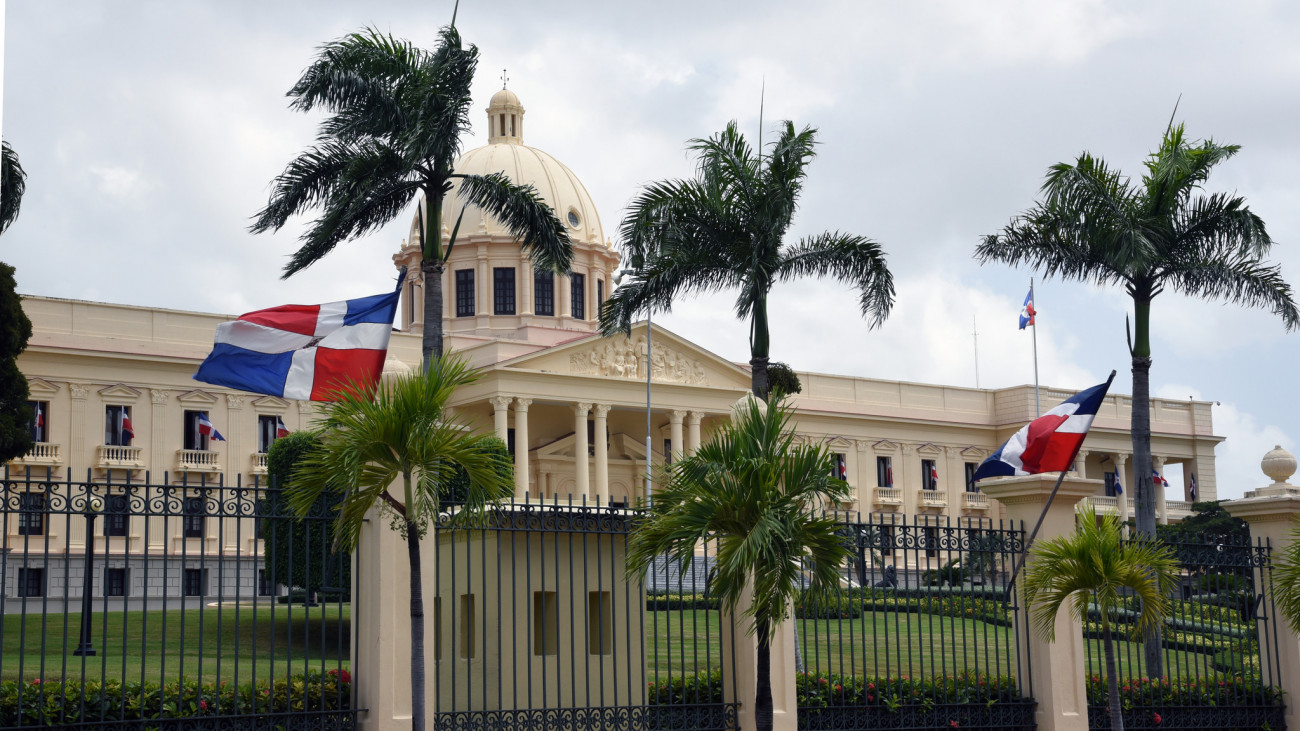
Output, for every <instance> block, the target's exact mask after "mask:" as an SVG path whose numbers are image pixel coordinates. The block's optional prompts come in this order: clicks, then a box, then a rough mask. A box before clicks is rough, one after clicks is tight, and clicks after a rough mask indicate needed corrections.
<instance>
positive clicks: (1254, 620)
mask: <svg viewBox="0 0 1300 731" xmlns="http://www.w3.org/2000/svg"><path fill="white" fill-rule="evenodd" d="M1168 545H1170V546H1171V547H1172V548H1173V549H1174V552H1175V553H1176V554H1177V556H1178V558H1179V561H1180V563H1181V564H1182V570H1183V575H1182V578H1181V580H1180V583H1179V586H1178V589H1177V590H1176V591H1175V593H1174V596H1173V597H1172V598H1171V606H1172V614H1171V616H1170V618H1169V619H1168V620H1167V621H1166V622H1165V624H1164V626H1163V628H1162V630H1161V633H1160V638H1159V642H1160V646H1161V659H1162V667H1160V668H1159V669H1158V670H1157V669H1156V668H1151V667H1149V666H1148V665H1147V662H1146V658H1145V653H1144V641H1143V639H1142V638H1133V637H1131V636H1130V635H1129V634H1128V632H1127V630H1128V629H1129V628H1130V627H1131V625H1132V623H1133V621H1134V620H1135V619H1136V617H1137V614H1138V612H1139V610H1140V606H1139V605H1138V602H1137V600H1136V599H1135V598H1128V599H1126V600H1125V602H1124V605H1123V606H1122V607H1121V608H1120V609H1119V611H1117V612H1115V613H1114V614H1113V615H1112V617H1111V621H1112V622H1113V623H1114V624H1112V627H1115V626H1116V624H1117V625H1118V627H1117V630H1116V635H1115V640H1116V662H1117V666H1118V676H1119V692H1120V696H1121V704H1122V707H1123V709H1124V727H1125V728H1127V729H1134V728H1137V729H1144V728H1146V729H1163V730H1169V729H1208V728H1215V729H1219V728H1222V729H1232V728H1242V729H1247V728H1249V729H1259V728H1272V729H1282V728H1284V727H1285V722H1284V707H1283V699H1282V694H1281V692H1280V691H1279V690H1277V688H1276V687H1275V686H1276V685H1278V682H1279V680H1280V678H1279V668H1278V665H1277V657H1278V653H1277V633H1276V627H1275V626H1274V622H1275V618H1276V617H1277V612H1276V609H1275V607H1274V606H1273V603H1272V599H1271V596H1272V592H1271V591H1270V585H1269V582H1270V581H1271V574H1270V561H1271V555H1270V554H1271V550H1270V547H1269V545H1268V544H1267V543H1266V542H1264V541H1251V540H1249V539H1242V538H1237V537H1234V536H1200V537H1199V538H1194V539H1187V540H1183V541H1180V542H1176V543H1169V544H1168ZM1083 633H1084V642H1085V646H1086V648H1087V650H1088V653H1087V654H1088V661H1089V666H1088V674H1089V675H1088V703H1089V709H1088V711H1089V712H1088V715H1089V726H1090V727H1091V728H1095V729H1106V728H1110V718H1109V715H1108V713H1107V705H1106V704H1107V699H1108V691H1107V686H1106V681H1105V665H1104V660H1103V658H1104V655H1103V645H1102V638H1101V623H1100V613H1099V611H1098V610H1096V609H1095V608H1094V609H1093V611H1092V612H1091V613H1090V615H1089V617H1088V620H1087V621H1086V622H1085V624H1084V628H1083Z"/></svg>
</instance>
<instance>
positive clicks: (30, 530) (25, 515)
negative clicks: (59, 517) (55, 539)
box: [18, 492, 45, 536]
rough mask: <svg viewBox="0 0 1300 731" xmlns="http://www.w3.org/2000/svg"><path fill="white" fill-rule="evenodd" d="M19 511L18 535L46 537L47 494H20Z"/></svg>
mask: <svg viewBox="0 0 1300 731" xmlns="http://www.w3.org/2000/svg"><path fill="white" fill-rule="evenodd" d="M18 511H19V512H18V535H20V536H40V535H45V493H43V492H24V493H20V494H19V495H18Z"/></svg>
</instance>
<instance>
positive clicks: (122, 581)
mask: <svg viewBox="0 0 1300 731" xmlns="http://www.w3.org/2000/svg"><path fill="white" fill-rule="evenodd" d="M104 596H126V569H107V568H106V569H104Z"/></svg>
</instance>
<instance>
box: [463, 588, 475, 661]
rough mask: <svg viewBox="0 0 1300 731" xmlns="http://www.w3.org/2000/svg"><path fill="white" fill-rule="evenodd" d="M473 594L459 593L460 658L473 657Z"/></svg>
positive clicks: (467, 658)
mask: <svg viewBox="0 0 1300 731" xmlns="http://www.w3.org/2000/svg"><path fill="white" fill-rule="evenodd" d="M474 639H475V638H474V595H473V594H461V595H460V659H462V660H473V659H474Z"/></svg>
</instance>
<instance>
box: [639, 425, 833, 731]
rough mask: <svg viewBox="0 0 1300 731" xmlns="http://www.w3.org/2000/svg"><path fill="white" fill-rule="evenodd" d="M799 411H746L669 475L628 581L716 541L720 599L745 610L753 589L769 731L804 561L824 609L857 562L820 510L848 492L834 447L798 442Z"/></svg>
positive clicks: (760, 695) (760, 701) (760, 692)
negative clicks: (779, 659)
mask: <svg viewBox="0 0 1300 731" xmlns="http://www.w3.org/2000/svg"><path fill="white" fill-rule="evenodd" d="M793 413H794V412H793V409H791V408H789V407H788V406H787V405H785V404H784V403H783V402H782V401H781V400H779V399H778V400H777V401H774V402H773V403H772V404H771V405H770V406H768V405H765V404H763V403H761V402H759V401H757V400H756V399H750V400H749V401H748V402H747V403H746V404H744V405H741V406H739V407H737V410H736V412H735V414H734V416H733V418H732V423H731V424H730V425H728V426H726V427H724V428H723V429H721V430H720V431H719V432H718V433H717V434H715V435H714V437H713V438H712V440H710V441H709V442H708V443H707V444H704V445H703V446H701V447H700V448H699V449H698V450H697V451H696V452H695V453H694V454H692V455H690V456H689V457H685V458H683V459H680V460H678V461H677V462H675V463H673V464H672V465H671V466H669V467H668V468H667V470H666V474H665V475H664V478H665V479H664V481H663V482H664V484H665V486H664V488H663V489H662V490H661V491H660V493H659V494H658V495H657V496H656V499H655V501H654V503H653V504H652V505H651V507H650V508H649V510H648V512H647V515H646V517H645V520H644V521H643V522H642V523H641V524H640V525H638V526H637V528H636V530H635V531H634V532H633V533H632V535H631V537H630V538H629V545H628V567H627V571H628V576H629V577H639V576H640V575H641V574H642V572H644V571H645V570H646V569H648V568H649V567H650V566H651V565H652V564H653V563H654V560H655V559H656V558H657V557H659V556H662V555H664V554H668V555H669V556H670V557H671V558H672V559H673V560H676V561H677V562H679V564H680V565H681V566H682V567H683V570H684V567H685V565H686V564H687V563H688V562H690V561H691V560H692V557H693V556H694V553H695V547H696V546H697V545H698V544H699V543H700V542H701V541H715V540H716V541H717V547H718V551H717V559H716V562H715V564H714V567H713V575H712V577H711V583H710V591H711V592H712V593H713V594H714V595H715V596H717V597H719V599H720V601H721V603H722V607H723V608H724V610H726V611H728V612H734V611H736V610H737V608H738V605H739V604H740V599H741V596H742V594H743V593H744V591H745V588H746V587H747V586H752V587H753V598H752V602H751V603H750V605H749V606H748V607H745V608H744V614H745V615H746V616H749V617H751V618H753V625H752V630H753V632H754V634H755V635H756V637H757V640H758V657H757V672H758V676H757V680H758V687H757V693H756V698H755V702H754V714H755V719H756V721H757V727H758V728H759V729H760V731H770V729H771V728H772V723H773V716H772V678H771V651H770V650H771V642H772V639H773V638H774V637H775V634H776V630H777V628H778V627H779V626H780V624H781V623H782V622H784V621H785V620H786V619H788V618H789V616H790V606H791V603H792V602H793V600H794V599H795V597H796V596H797V595H798V594H799V591H800V586H801V585H802V583H803V581H804V578H805V577H804V574H803V572H802V571H801V563H802V564H807V565H810V566H812V569H811V572H810V578H811V585H810V587H809V590H808V591H809V592H810V598H811V600H812V601H813V603H815V602H816V599H817V598H818V596H819V595H824V594H825V593H826V591H827V589H829V588H830V587H832V586H835V585H836V583H837V582H838V580H839V569H840V567H841V566H842V565H844V563H845V561H846V560H847V559H848V558H849V557H850V556H851V555H852V550H851V548H850V545H849V543H848V542H847V541H845V540H844V538H843V536H841V535H840V534H839V533H838V532H837V530H838V529H839V528H840V526H839V525H838V523H837V522H836V520H835V519H834V518H833V517H831V516H828V515H826V514H824V513H822V514H818V511H817V506H818V505H825V504H829V503H833V502H834V501H837V500H840V499H841V498H843V496H844V495H846V494H847V493H848V489H849V488H848V485H847V484H846V483H845V482H844V481H843V480H839V479H836V478H834V477H831V467H832V465H833V463H834V460H833V458H832V457H831V454H830V452H829V451H828V450H827V449H826V447H825V445H796V444H795V443H794V441H793V436H794V432H793V430H792V429H791V428H790V420H791V417H792V415H793Z"/></svg>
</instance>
